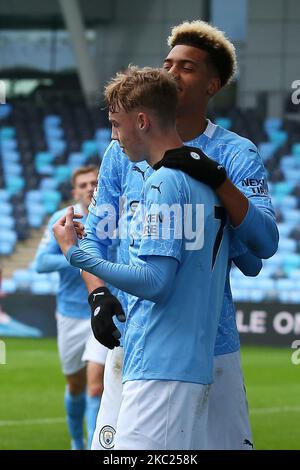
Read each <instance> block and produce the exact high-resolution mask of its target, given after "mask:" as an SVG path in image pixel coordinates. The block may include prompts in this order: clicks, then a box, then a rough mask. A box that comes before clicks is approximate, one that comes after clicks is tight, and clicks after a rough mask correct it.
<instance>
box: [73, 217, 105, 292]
mask: <svg viewBox="0 0 300 470" xmlns="http://www.w3.org/2000/svg"><path fill="white" fill-rule="evenodd" d="M98 222H99V218H98V217H97V216H96V215H95V214H94V213H92V212H89V214H88V217H87V219H86V222H85V225H84V228H85V233H86V236H85V237H84V238H83V239H82V240H80V242H79V246H80V248H81V249H82V250H83V251H85V252H86V253H89V254H90V255H92V256H94V257H95V258H101V259H107V247H108V244H107V243H105V240H104V239H101V238H100V237H99V236H98V235H97V225H98ZM81 275H82V278H83V280H84V282H85V284H86V286H87V289H88V293H89V294H91V293H92V292H93V291H94V290H95V289H98V288H100V287H103V286H105V282H104V281H103V280H102V279H100V278H99V277H97V276H94V275H93V274H91V273H89V272H87V271H82V273H81Z"/></svg>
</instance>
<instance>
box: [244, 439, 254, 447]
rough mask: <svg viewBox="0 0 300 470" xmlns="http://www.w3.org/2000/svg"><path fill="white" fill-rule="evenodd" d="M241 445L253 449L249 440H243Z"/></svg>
mask: <svg viewBox="0 0 300 470" xmlns="http://www.w3.org/2000/svg"><path fill="white" fill-rule="evenodd" d="M243 445H244V446H249V447H251V449H253V444H252V442H250V441H249V439H244V442H243Z"/></svg>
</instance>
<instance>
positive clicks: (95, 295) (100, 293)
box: [93, 292, 104, 302]
mask: <svg viewBox="0 0 300 470" xmlns="http://www.w3.org/2000/svg"><path fill="white" fill-rule="evenodd" d="M97 295H104V292H98V294H93V296H94V302H95V298H96V297H97Z"/></svg>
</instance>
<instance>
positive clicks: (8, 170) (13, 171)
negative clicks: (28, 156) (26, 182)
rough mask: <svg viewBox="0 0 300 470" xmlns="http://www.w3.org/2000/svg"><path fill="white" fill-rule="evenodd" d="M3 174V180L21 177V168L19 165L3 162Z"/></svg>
mask: <svg viewBox="0 0 300 470" xmlns="http://www.w3.org/2000/svg"><path fill="white" fill-rule="evenodd" d="M3 173H4V176H5V178H7V177H10V176H21V175H22V167H21V165H20V164H19V163H8V162H5V163H4V162H3Z"/></svg>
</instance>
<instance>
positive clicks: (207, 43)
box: [168, 20, 237, 87]
mask: <svg viewBox="0 0 300 470" xmlns="http://www.w3.org/2000/svg"><path fill="white" fill-rule="evenodd" d="M168 45H169V46H170V47H171V48H173V47H175V46H177V45H186V46H193V47H198V48H199V49H202V50H204V51H206V52H207V54H208V64H209V65H210V66H212V67H213V68H214V70H215V71H216V72H217V73H218V75H219V77H220V80H221V86H222V87H223V86H225V85H227V84H228V83H230V81H231V80H232V78H233V76H234V74H235V72H236V69H237V61H236V51H235V47H234V45H233V44H232V42H231V41H230V40H229V39H228V38H227V37H226V36H225V34H224V33H223V31H220V30H219V29H217V28H216V27H214V26H211V25H210V24H208V23H206V22H205V21H201V20H195V21H191V22H189V21H185V22H183V23H181V24H180V25H178V26H174V27H173V28H172V31H171V35H170V36H169V37H168Z"/></svg>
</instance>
